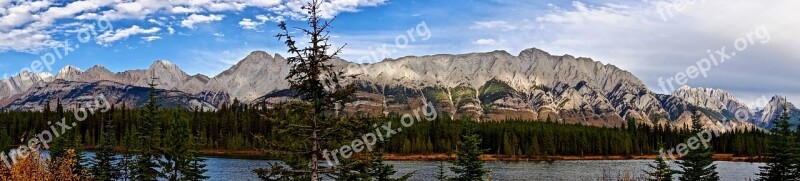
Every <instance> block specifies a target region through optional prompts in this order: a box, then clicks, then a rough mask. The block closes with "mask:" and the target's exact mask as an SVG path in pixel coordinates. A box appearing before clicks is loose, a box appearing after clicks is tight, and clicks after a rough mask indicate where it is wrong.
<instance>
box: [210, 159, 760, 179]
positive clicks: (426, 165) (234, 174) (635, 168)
mask: <svg viewBox="0 0 800 181" xmlns="http://www.w3.org/2000/svg"><path fill="white" fill-rule="evenodd" d="M270 162H271V161H267V160H245V159H227V158H209V159H208V161H207V164H208V168H209V171H208V173H207V175H208V176H210V177H211V179H210V180H257V179H258V178H256V176H255V175H254V174H253V173H252V172H250V171H251V170H253V169H255V168H260V167H266V166H267V165H268V163H270ZM650 162H651V161H649V160H591V161H557V162H553V163H544V162H539V163H537V162H487V163H486V165H485V168H486V169H487V170H492V180H600V178H601V177H602V176H603V175H604V173H605V175H607V177H609V178H611V179H613V180H616V179H617V178H621V177H624V175H625V174H626V173H631V174H632V176H634V177H636V178H644V172H642V169H646V168H648V167H647V164H648V163H650ZM388 163H390V164H392V165H394V166H395V168H396V169H397V171H398V172H399V173H398V175H400V174H404V173H411V172H414V173H415V174H414V177H412V179H411V180H432V179H433V178H434V176H435V175H436V171H437V165H438V164H439V162H430V161H391V162H388ZM715 163H716V164H717V167H718V168H717V171H718V172H719V175H720V178H721V179H722V180H748V179H754V178H757V176H756V175H755V174H756V173H757V172H758V167H759V166H763V165H764V164H763V163H747V162H715ZM445 166H449V164H445ZM673 167H674V168H675V169H677V168H678V167H677V166H676V165H673ZM448 173H449V170H448ZM451 174H452V173H451Z"/></svg>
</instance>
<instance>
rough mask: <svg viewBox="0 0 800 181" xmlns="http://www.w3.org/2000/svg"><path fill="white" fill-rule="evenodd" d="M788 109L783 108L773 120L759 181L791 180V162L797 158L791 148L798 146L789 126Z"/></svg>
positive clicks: (792, 176) (792, 168)
mask: <svg viewBox="0 0 800 181" xmlns="http://www.w3.org/2000/svg"><path fill="white" fill-rule="evenodd" d="M789 119H790V118H789V114H788V109H787V108H786V106H784V109H783V114H782V115H781V117H779V118H777V119H776V120H775V126H774V127H773V128H772V129H771V130H770V132H772V135H771V136H770V142H769V154H768V155H767V158H766V161H765V162H766V165H765V166H762V167H761V172H760V173H758V176H760V178H759V180H763V181H773V180H776V181H777V180H792V179H796V177H795V176H794V173H795V171H796V170H795V169H794V167H793V164H794V163H793V162H794V161H795V159H796V157H797V156H798V155H797V154H796V153H795V152H794V150H791V148H796V147H797V146H798V145H797V144H796V142H795V137H794V135H793V134H792V130H791V124H789Z"/></svg>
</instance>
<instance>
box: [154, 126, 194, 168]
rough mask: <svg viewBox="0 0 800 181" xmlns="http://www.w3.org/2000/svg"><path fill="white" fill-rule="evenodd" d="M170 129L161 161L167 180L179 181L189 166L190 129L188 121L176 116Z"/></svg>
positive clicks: (165, 139)
mask: <svg viewBox="0 0 800 181" xmlns="http://www.w3.org/2000/svg"><path fill="white" fill-rule="evenodd" d="M168 128H169V130H168V131H167V134H166V136H165V138H164V146H163V148H162V150H161V151H162V153H164V159H161V160H160V165H161V168H162V170H161V172H162V177H163V178H164V179H166V180H178V179H180V178H181V175H182V174H181V170H186V167H188V166H189V161H188V157H189V146H190V145H189V144H190V143H189V136H190V135H189V130H188V129H189V128H188V125H187V123H186V121H184V120H182V119H180V118H179V117H178V116H177V115H174V119H173V120H172V121H170V123H169V126H168Z"/></svg>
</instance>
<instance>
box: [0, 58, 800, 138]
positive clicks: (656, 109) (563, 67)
mask: <svg viewBox="0 0 800 181" xmlns="http://www.w3.org/2000/svg"><path fill="white" fill-rule="evenodd" d="M333 64H334V65H335V66H336V67H337V68H341V69H342V70H343V71H345V72H346V73H347V74H350V75H358V76H357V77H356V78H355V79H352V80H347V81H348V82H349V83H353V84H356V85H357V87H358V90H357V93H356V99H355V101H353V102H351V103H348V104H346V105H345V110H346V111H347V112H351V113H362V114H371V115H381V114H388V113H389V112H405V111H410V110H412V109H415V108H418V107H420V106H421V105H422V104H423V103H425V102H431V103H433V104H434V105H435V107H436V110H437V111H440V112H443V113H446V114H448V115H450V116H451V117H461V116H469V117H472V118H474V119H476V120H478V121H501V120H507V119H525V120H534V119H538V120H550V121H557V122H562V123H580V124H585V125H594V126H621V125H623V124H625V123H626V122H627V121H628V120H633V121H637V122H639V123H643V124H649V125H655V124H658V125H665V124H668V125H671V126H675V127H688V125H689V124H690V123H691V113H690V110H699V111H701V112H702V113H703V116H702V117H701V120H702V121H703V123H704V125H705V126H706V127H707V128H709V129H715V130H736V129H750V128H756V127H760V128H770V127H771V126H772V124H773V123H772V120H774V119H775V118H776V117H777V116H779V115H780V114H782V113H783V111H784V107H786V108H787V110H789V113H790V114H792V115H798V116H800V110H798V109H797V108H796V107H794V105H793V104H791V103H789V102H787V101H786V100H785V99H784V98H782V97H780V96H775V97H773V98H772V100H771V101H770V102H769V103H768V104H767V105H766V106H765V107H763V108H762V109H757V110H754V109H751V108H750V107H748V106H747V105H746V104H744V103H742V102H741V101H739V100H737V99H736V98H735V97H734V96H733V94H731V93H729V92H727V91H725V90H721V89H712V88H691V87H688V86H683V87H681V88H679V89H678V90H676V91H675V92H673V93H672V94H669V95H665V94H657V93H654V92H653V91H651V90H650V89H649V88H648V87H647V86H645V84H644V83H643V82H642V81H641V80H640V79H638V78H637V77H636V76H634V75H633V74H631V73H630V72H628V71H625V70H622V69H620V68H618V67H616V66H614V65H611V64H602V63H600V62H598V61H593V60H592V59H590V58H583V57H578V58H576V57H573V56H571V55H561V56H556V55H551V54H549V53H547V52H545V51H542V50H539V49H536V48H530V49H526V50H523V51H522V52H520V53H519V54H517V55H512V54H510V53H508V52H505V51H493V52H485V53H469V54H461V55H429V56H407V57H401V58H397V59H386V60H384V61H381V62H378V63H373V64H358V63H351V62H348V61H345V60H341V59H337V60H335V61H334V62H333ZM289 68H290V66H289V65H288V64H287V63H286V60H285V58H284V57H282V56H281V55H278V54H275V55H270V54H268V53H266V52H263V51H255V52H252V53H250V54H249V55H248V56H247V57H245V58H244V59H242V60H241V61H239V62H238V63H237V64H236V65H233V66H232V67H230V68H229V69H227V70H225V71H223V72H222V73H220V74H219V75H216V76H214V77H208V76H206V75H200V74H198V75H189V74H187V73H185V72H184V71H182V70H181V69H180V68H179V67H178V66H177V65H175V64H172V63H170V62H168V61H165V60H159V61H156V62H154V63H153V64H152V65H151V66H150V67H149V68H147V69H141V70H128V71H123V72H111V71H109V70H108V69H106V68H104V67H102V66H100V65H96V66H93V67H91V68H89V69H88V70H86V71H83V70H81V69H79V68H76V67H73V66H67V67H64V68H63V69H61V70H60V71H59V72H58V73H57V74H56V75H51V74H49V73H38V74H36V73H30V72H22V73H20V74H19V75H17V76H14V77H12V78H9V79H6V80H3V81H2V82H3V83H2V84H0V108H2V109H4V110H9V111H22V110H32V111H36V110H42V109H43V108H44V107H45V106H55V104H56V102H59V101H60V102H61V103H62V104H63V105H66V107H67V108H75V107H77V105H79V103H80V101H81V100H84V99H86V98H87V97H91V96H94V95H98V94H103V95H105V96H106V97H107V98H108V99H109V100H110V101H111V102H112V103H113V104H114V105H115V106H118V107H121V106H125V107H129V108H130V107H138V106H141V105H143V104H144V101H145V100H146V99H147V90H148V88H147V86H148V83H150V81H151V77H152V78H157V79H155V80H154V83H155V84H157V86H156V88H158V89H160V90H162V91H159V94H160V96H161V97H162V98H163V99H162V104H163V105H164V106H167V107H182V108H187V109H203V110H208V111H213V110H216V109H218V108H220V107H221V106H223V105H226V104H231V103H233V102H234V101H236V102H241V103H248V104H259V105H262V104H263V105H265V106H274V105H277V104H281V103H283V102H285V101H287V100H291V99H292V98H291V93H290V91H288V87H289V85H288V82H287V81H286V80H285V79H284V78H285V77H286V75H287V74H288V72H289Z"/></svg>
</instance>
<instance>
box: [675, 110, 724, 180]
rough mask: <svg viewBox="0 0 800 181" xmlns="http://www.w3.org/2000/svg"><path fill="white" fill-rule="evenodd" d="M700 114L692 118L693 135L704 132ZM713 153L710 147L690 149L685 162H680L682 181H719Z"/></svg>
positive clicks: (684, 158) (697, 113) (701, 146)
mask: <svg viewBox="0 0 800 181" xmlns="http://www.w3.org/2000/svg"><path fill="white" fill-rule="evenodd" d="M699 114H700V113H699V112H696V113H695V114H694V115H693V116H692V133H693V134H692V135H697V134H698V133H700V132H701V131H703V125H701V124H700V118H699ZM712 156H713V153H712V152H711V147H710V146H703V145H700V146H698V147H697V149H689V151H688V153H687V154H686V155H685V156H683V160H682V161H680V162H678V164H679V165H680V167H681V169H682V171H681V172H680V174H681V177H680V178H679V179H680V180H681V181H717V180H719V176H718V175H717V171H716V169H717V165H715V164H714V160H713V159H712Z"/></svg>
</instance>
